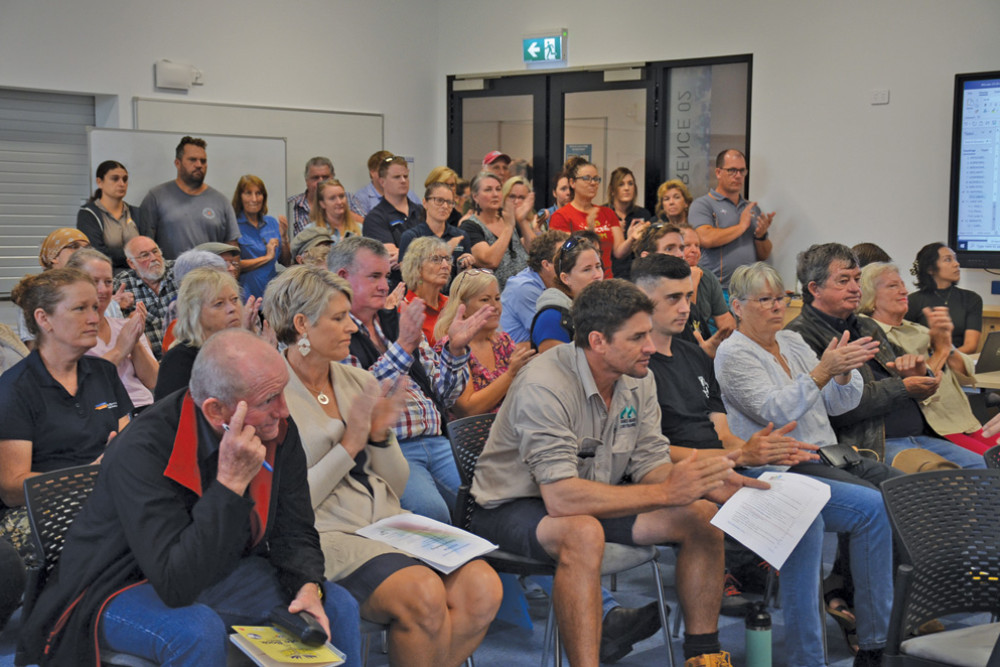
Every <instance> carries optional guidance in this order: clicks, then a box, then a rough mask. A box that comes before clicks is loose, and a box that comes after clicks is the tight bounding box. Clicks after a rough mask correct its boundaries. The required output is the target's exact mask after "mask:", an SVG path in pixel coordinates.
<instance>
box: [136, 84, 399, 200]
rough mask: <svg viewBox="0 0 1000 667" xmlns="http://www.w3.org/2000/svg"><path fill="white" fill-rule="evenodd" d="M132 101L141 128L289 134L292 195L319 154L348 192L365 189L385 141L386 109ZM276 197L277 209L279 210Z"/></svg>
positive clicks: (301, 186) (299, 189)
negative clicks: (373, 158)
mask: <svg viewBox="0 0 1000 667" xmlns="http://www.w3.org/2000/svg"><path fill="white" fill-rule="evenodd" d="M132 105H133V116H134V117H133V122H134V125H135V127H136V128H138V129H142V130H173V131H176V132H183V133H186V134H192V133H195V132H214V133H217V134H242V135H247V136H266V137H272V136H279V137H285V140H286V142H287V155H288V164H287V169H286V178H287V180H286V182H287V183H288V192H289V194H290V195H295V194H298V193H300V192H303V191H304V190H305V179H304V178H303V174H304V172H305V165H306V162H307V161H308V160H309V158H312V157H316V156H319V155H321V156H324V157H328V158H330V160H331V161H332V162H333V168H334V171H335V172H336V176H337V178H338V179H340V181H341V182H342V183H343V184H344V187H346V188H347V190H348V191H349V192H355V191H357V190H360V189H361V188H362V187H364V186H365V185H368V181H369V178H368V156H370V155H371V154H372V153H374V152H375V151H380V150H382V148H383V146H384V135H383V126H384V117H383V116H382V114H374V113H355V112H347V111H329V110H320V109H293V108H283V107H260V106H243V105H239V104H220V103H213V102H190V101H175V100H163V99H150V98H142V97H136V98H133V100H132ZM209 162H211V156H210V158H209ZM210 173H211V171H210ZM266 182H267V181H265V183H266ZM268 186H269V187H270V184H268ZM273 201H274V203H275V204H274V206H272V207H271V210H272V212H273V211H276V210H277V199H274V200H273Z"/></svg>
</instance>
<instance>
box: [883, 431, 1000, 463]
mask: <svg viewBox="0 0 1000 667" xmlns="http://www.w3.org/2000/svg"><path fill="white" fill-rule="evenodd" d="M913 447H922V448H924V449H929V450H930V451H932V452H934V453H935V454H940V455H941V456H943V457H945V458H946V459H948V460H949V461H951V462H952V463H955V464H957V465H958V467H960V468H985V467H986V461H985V460H984V459H983V457H982V455H981V454H976V453H975V452H973V451H969V450H968V449H966V448H965V447H959V446H958V445H956V444H955V443H953V442H948V441H947V440H942V439H941V438H932V437H931V436H929V435H911V436H908V437H905V438H886V439H885V462H886V463H889V464H891V463H892V460H893V459H894V458H895V457H896V454H899V453H900V452H901V451H903V450H904V449H911V448H913Z"/></svg>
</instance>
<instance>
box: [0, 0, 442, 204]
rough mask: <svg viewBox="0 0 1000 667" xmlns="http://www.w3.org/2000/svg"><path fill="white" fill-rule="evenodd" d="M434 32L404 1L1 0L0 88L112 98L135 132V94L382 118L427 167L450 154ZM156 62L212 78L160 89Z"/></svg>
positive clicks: (398, 147)
mask: <svg viewBox="0 0 1000 667" xmlns="http://www.w3.org/2000/svg"><path fill="white" fill-rule="evenodd" d="M436 29H437V28H436V22H435V17H434V14H433V12H428V11H426V9H425V8H423V7H421V5H420V3H413V2H407V1H406V0H370V1H368V2H355V1H354V0H283V1H280V2H269V1H266V0H244V1H243V2H239V3H237V2H222V1H221V0H169V1H168V2H154V1H152V0H138V1H136V0H86V1H84V2H75V1H73V0H0V86H4V87H21V88H33V89H40V90H53V91H76V92H81V93H91V94H101V95H106V96H110V100H111V102H110V104H107V103H106V104H104V105H102V107H101V110H103V111H104V112H105V113H104V120H105V122H104V123H103V124H104V125H106V126H109V127H124V128H131V127H132V98H133V97H134V96H140V97H161V98H163V97H165V98H169V99H190V100H197V101H206V102H228V103H235V104H249V105H268V106H288V107H303V108H318V109H333V110H338V111H362V112H374V113H383V114H385V119H386V120H385V141H386V147H387V148H388V149H389V150H392V151H394V152H397V153H400V154H403V155H408V156H416V157H417V159H418V164H420V165H421V166H420V167H418V169H419V171H421V172H422V173H426V170H427V169H428V168H429V167H430V166H433V164H436V163H430V162H428V161H426V160H429V159H430V156H435V159H443V156H444V150H443V148H442V149H440V150H437V148H436V147H435V145H434V143H433V142H434V136H433V129H434V126H435V124H434V122H433V120H432V116H431V113H432V112H433V109H434V103H433V96H434V95H435V94H437V89H436V88H435V85H434V84H435V82H436V81H437V80H438V79H443V75H439V74H438V73H437V71H436V69H437V67H436V63H435V61H434V57H433V54H434V50H433V48H432V47H430V46H429V45H430V44H432V43H433V41H434V35H435V31H436ZM421 53H428V54H430V56H429V57H427V58H422V57H413V56H414V55H418V56H419V54H421ZM376 54H380V55H376ZM161 58H166V59H170V60H174V61H178V62H183V63H190V64H193V65H195V66H196V67H198V68H199V69H201V70H202V71H203V72H204V79H205V85H203V86H195V87H193V88H192V89H191V91H190V92H189V93H187V94H185V93H183V92H158V91H156V89H155V88H154V87H153V63H154V62H155V61H157V60H159V59H161ZM115 98H117V105H116V106H115V104H114V101H115ZM102 99H103V98H102ZM101 116H102V114H101V113H100V112H99V113H98V118H99V119H100V118H101ZM99 122H100V120H99ZM380 148H381V146H373V147H372V152H374V151H375V150H378V149H380ZM332 157H333V158H334V160H335V165H336V155H334V156H332ZM420 178H421V180H422V178H423V176H422V175H421V176H420ZM348 185H349V186H350V187H353V188H358V187H361V186H362V185H364V183H357V184H348ZM303 187H304V184H303V183H302V182H301V181H299V182H295V183H289V190H290V191H291V192H299V191H301V189H302V188H303Z"/></svg>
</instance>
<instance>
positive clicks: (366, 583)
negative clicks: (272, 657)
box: [264, 266, 501, 665]
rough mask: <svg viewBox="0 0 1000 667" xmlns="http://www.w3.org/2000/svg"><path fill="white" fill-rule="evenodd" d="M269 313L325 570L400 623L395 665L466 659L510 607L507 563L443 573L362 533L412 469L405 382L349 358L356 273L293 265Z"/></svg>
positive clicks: (387, 510)
mask: <svg viewBox="0 0 1000 667" xmlns="http://www.w3.org/2000/svg"><path fill="white" fill-rule="evenodd" d="M264 314H265V315H266V317H267V321H268V322H270V323H271V325H272V326H273V327H274V330H275V332H276V333H277V336H278V340H279V341H281V342H283V343H285V344H287V345H288V348H287V349H286V350H285V353H284V355H285V362H286V364H287V366H288V377H289V381H288V384H287V385H286V386H285V390H284V397H285V401H286V402H287V404H288V410H289V412H290V413H291V416H292V418H293V419H294V420H295V423H296V424H297V425H298V427H299V434H300V436H301V439H302V448H303V450H304V452H305V458H306V465H307V467H308V479H309V494H310V497H311V499H312V506H313V509H314V511H315V514H316V529H317V531H318V532H319V535H320V546H321V547H322V549H323V553H324V555H325V556H326V559H325V560H326V572H325V574H326V577H327V578H328V579H330V580H331V581H335V582H337V583H338V584H340V585H341V586H343V587H344V588H346V589H347V590H348V591H349V592H350V593H351V594H352V595H353V596H354V597H355V598H356V599H357V600H358V603H359V604H360V605H361V615H362V616H363V617H364V618H365V619H368V620H370V621H373V622H375V623H382V624H386V625H388V626H389V660H390V662H391V664H393V665H457V664H460V663H461V662H462V661H463V660H465V659H466V658H467V657H468V656H469V655H471V654H472V652H473V651H474V650H475V648H476V647H477V646H478V645H479V643H480V642H481V641H482V639H483V636H484V635H485V634H486V630H487V628H488V627H489V623H490V621H492V620H493V617H494V615H495V614H496V611H497V609H498V607H499V605H500V597H501V587H500V581H499V578H498V577H497V575H496V573H495V572H493V570H492V569H491V568H490V567H489V565H487V564H486V563H485V562H484V561H481V560H476V561H472V562H471V563H468V564H466V565H464V566H463V567H461V568H459V569H458V570H456V571H454V572H452V573H451V574H448V575H441V574H438V573H436V572H434V571H433V570H431V569H430V568H429V567H427V566H426V565H424V564H423V563H422V562H420V561H419V560H417V559H415V558H413V557H412V556H410V555H408V554H406V553H404V552H402V551H399V550H397V549H394V548H393V547H390V546H388V545H387V544H384V543H382V542H378V541H376V540H369V539H366V538H363V537H360V536H358V535H356V534H355V531H356V530H357V529H358V528H362V527H364V526H367V525H369V524H371V523H374V522H376V521H379V520H381V519H384V518H386V517H390V516H395V515H397V514H401V513H403V509H402V508H401V507H400V502H399V498H400V496H401V495H402V494H403V490H404V489H405V488H406V482H407V477H408V475H409V467H408V465H407V462H406V459H405V458H404V456H403V453H402V451H401V450H400V448H399V444H398V442H397V441H396V438H395V436H394V435H393V431H392V426H393V425H394V424H395V422H396V420H397V419H398V417H399V414H400V412H401V411H402V409H403V403H404V401H405V392H404V391H402V388H401V387H400V386H399V385H398V384H397V385H396V386H391V385H389V384H386V385H384V386H383V387H381V388H380V387H379V384H378V382H377V381H376V379H375V376H373V375H372V374H371V373H369V372H368V371H366V370H362V369H360V368H355V367H353V366H348V365H345V364H342V363H340V362H341V361H342V360H343V359H345V358H346V357H347V356H348V354H350V344H351V335H352V334H353V333H354V332H356V331H357V330H358V327H357V325H356V324H355V323H354V321H353V320H352V319H351V289H350V287H349V286H348V284H347V281H345V280H344V279H342V278H340V277H338V276H337V275H335V274H333V273H331V272H329V271H325V270H323V269H319V268H316V267H309V266H296V267H293V268H291V269H288V270H287V271H285V272H284V273H282V274H281V275H280V276H278V277H277V278H275V279H274V281H272V282H271V284H270V285H268V288H267V292H266V294H265V299H264Z"/></svg>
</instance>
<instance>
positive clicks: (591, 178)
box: [574, 176, 601, 185]
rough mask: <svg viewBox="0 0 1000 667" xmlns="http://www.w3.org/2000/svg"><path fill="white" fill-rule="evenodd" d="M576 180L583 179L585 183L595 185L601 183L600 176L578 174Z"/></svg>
mask: <svg viewBox="0 0 1000 667" xmlns="http://www.w3.org/2000/svg"><path fill="white" fill-rule="evenodd" d="M574 180H577V181H583V182H584V183H593V184H594V185H600V184H601V177H600V176H577V177H576V179H574Z"/></svg>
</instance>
